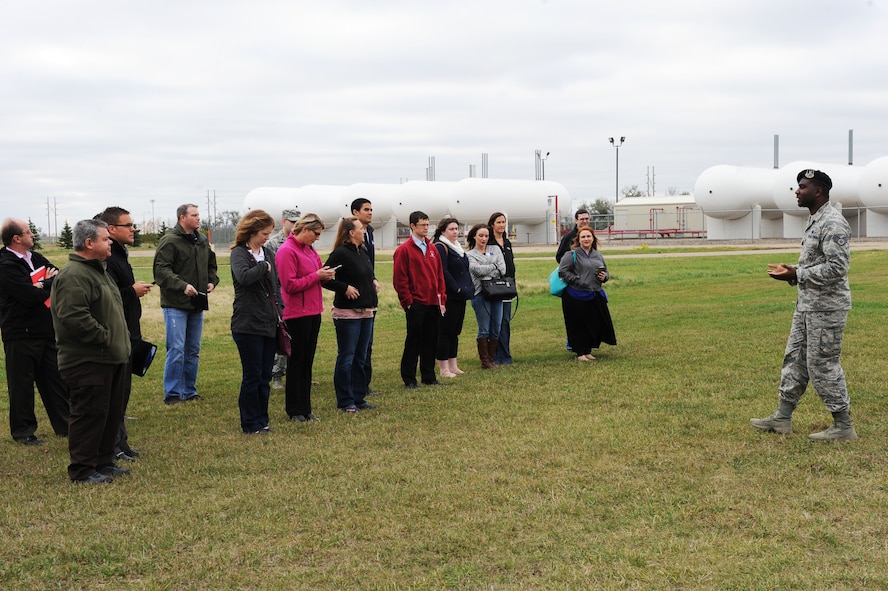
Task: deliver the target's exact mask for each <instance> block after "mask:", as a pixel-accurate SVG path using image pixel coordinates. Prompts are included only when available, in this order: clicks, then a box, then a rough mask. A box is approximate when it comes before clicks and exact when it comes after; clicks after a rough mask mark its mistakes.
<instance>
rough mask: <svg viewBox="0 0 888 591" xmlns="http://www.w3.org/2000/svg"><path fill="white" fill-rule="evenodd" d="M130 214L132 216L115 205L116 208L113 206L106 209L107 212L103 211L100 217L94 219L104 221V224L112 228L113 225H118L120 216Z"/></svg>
mask: <svg viewBox="0 0 888 591" xmlns="http://www.w3.org/2000/svg"><path fill="white" fill-rule="evenodd" d="M129 214H130V212H128V211H127V210H125V209H124V208H122V207H117V206H116V205H115V206H111V207H106V208H105V211H103V212H102V213H100V214H99V215H97V216H96V217H95V218H93V219H96V220H102V221H103V222H105V223H106V224H108V225H109V226H110V225H111V224H116V223H117V222H118V220H120V216H122V215H129Z"/></svg>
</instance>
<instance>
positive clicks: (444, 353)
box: [433, 217, 475, 378]
mask: <svg viewBox="0 0 888 591" xmlns="http://www.w3.org/2000/svg"><path fill="white" fill-rule="evenodd" d="M433 242H434V243H435V248H437V249H438V254H440V255H441V266H442V267H443V269H444V284H445V285H446V286H447V312H446V313H445V314H444V317H443V318H442V319H441V325H440V328H439V330H438V347H437V349H436V351H435V358H436V359H437V360H438V368H439V370H440V372H441V377H442V378H455V377H456V376H458V375H459V374H463V373H465V372H464V371H463V370H461V369H460V368H459V367H457V366H456V355H457V351H458V349H459V335H460V333H461V332H462V327H463V320H465V317H466V302H467V301H468V300H470V299H472V296H473V295H474V293H475V286H474V285H473V284H472V275H471V274H470V273H469V258H468V257H467V256H466V253H465V251H464V250H463V248H462V246H461V245H460V243H459V221H458V220H456V219H454V218H450V217H447V218H444V219H442V220H441V221H440V222H438V229H437V230H435V239H434V240H433Z"/></svg>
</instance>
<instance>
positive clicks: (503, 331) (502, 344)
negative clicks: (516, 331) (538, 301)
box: [493, 302, 512, 365]
mask: <svg viewBox="0 0 888 591" xmlns="http://www.w3.org/2000/svg"><path fill="white" fill-rule="evenodd" d="M511 315H512V302H503V323H502V324H501V325H500V334H499V343H498V344H497V346H496V355H494V356H493V362H494V363H496V364H497V365H509V364H511V363H512V350H511V347H510V346H509V341H510V340H511V338H512V319H511V318H510V316H511Z"/></svg>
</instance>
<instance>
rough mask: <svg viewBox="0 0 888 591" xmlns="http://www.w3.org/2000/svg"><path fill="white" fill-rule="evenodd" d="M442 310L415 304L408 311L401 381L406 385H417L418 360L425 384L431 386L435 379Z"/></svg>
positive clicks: (436, 307)
mask: <svg viewBox="0 0 888 591" xmlns="http://www.w3.org/2000/svg"><path fill="white" fill-rule="evenodd" d="M440 321H441V309H440V308H439V307H438V306H425V305H423V304H417V303H414V304H413V305H412V306H410V309H409V310H407V338H406V339H405V340H404V354H403V355H401V379H402V380H404V384H405V385H407V384H415V383H416V360H417V359H419V374H420V377H421V378H422V383H423V384H431V383H434V382H435V381H436V378H435V348H436V346H437V344H438V324H439V323H440Z"/></svg>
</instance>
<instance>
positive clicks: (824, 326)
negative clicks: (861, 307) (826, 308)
mask: <svg viewBox="0 0 888 591" xmlns="http://www.w3.org/2000/svg"><path fill="white" fill-rule="evenodd" d="M847 320H848V312H847V310H835V311H830V312H799V311H798V310H796V312H795V314H793V317H792V329H791V330H790V331H789V340H787V342H786V352H785V353H784V356H783V369H782V371H781V372H780V399H781V400H783V401H785V402H788V403H790V404H792V405H793V406H795V405H796V404H798V402H799V399H801V397H802V394H804V393H805V390H806V389H807V387H808V381H809V380H810V382H811V383H812V384H813V385H814V391H815V392H817V395H818V396H820V399H821V400H823V403H824V404H825V405H826V409H827V410H828V411H830V412H840V411H844V410H849V408H850V405H851V400H850V398H848V387H847V386H846V384H845V372H844V371H843V370H842V366H841V364H840V363H839V357H840V356H841V355H842V332H843V331H844V330H845V322H846V321H847Z"/></svg>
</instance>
